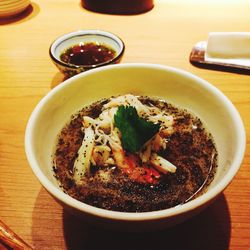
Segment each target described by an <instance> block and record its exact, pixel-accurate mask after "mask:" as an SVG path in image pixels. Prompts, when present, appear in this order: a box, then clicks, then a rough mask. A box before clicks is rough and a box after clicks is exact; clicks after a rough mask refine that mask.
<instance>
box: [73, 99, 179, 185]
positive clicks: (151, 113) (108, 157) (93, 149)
mask: <svg viewBox="0 0 250 250" xmlns="http://www.w3.org/2000/svg"><path fill="white" fill-rule="evenodd" d="M120 105H124V106H133V107H135V109H136V111H137V113H138V115H139V116H141V117H143V118H144V119H146V120H148V121H151V122H153V123H159V124H160V125H161V127H160V130H159V132H158V133H157V134H156V135H155V136H154V137H153V138H151V139H150V140H149V141H147V142H146V143H145V144H144V145H143V147H142V148H141V150H140V151H139V152H138V154H137V156H138V157H139V158H140V159H141V161H142V163H143V164H144V163H145V164H146V163H148V164H151V165H152V166H154V167H155V169H156V170H158V171H159V172H161V173H163V174H165V173H168V172H170V173H174V172H175V171H176V166H174V165H173V164H172V163H170V162H169V161H167V160H166V159H164V158H162V157H161V156H159V155H158V154H157V152H158V151H160V150H161V149H165V148H166V144H167V140H166V139H165V137H166V136H167V135H169V134H171V133H172V132H173V122H174V120H173V116H171V115H169V114H166V113H164V112H163V111H162V110H161V109H160V108H158V107H156V106H154V105H153V104H150V106H148V105H144V104H143V103H142V102H141V101H140V100H139V99H138V98H137V97H136V96H134V95H131V94H127V95H123V96H118V97H114V98H111V99H110V101H109V102H108V103H106V104H105V105H103V108H102V112H101V113H100V114H99V116H98V117H97V118H95V119H93V118H91V117H89V116H83V118H82V119H83V121H82V124H83V132H84V135H85V136H84V139H83V142H82V145H81V147H80V149H79V151H78V157H77V158H76V160H75V162H74V178H75V180H76V181H80V180H81V177H82V176H83V175H84V173H85V172H86V171H89V167H90V164H92V165H98V166H108V165H117V166H118V167H120V168H126V164H127V163H126V159H125V154H124V150H123V148H122V143H121V133H120V131H119V129H118V128H116V127H115V126H114V115H115V114H116V112H117V109H118V107H119V106H120ZM125 163H126V164H125Z"/></svg>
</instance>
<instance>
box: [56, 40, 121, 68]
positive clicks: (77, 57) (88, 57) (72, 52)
mask: <svg viewBox="0 0 250 250" xmlns="http://www.w3.org/2000/svg"><path fill="white" fill-rule="evenodd" d="M115 56H116V51H115V50H114V49H112V48H110V47H109V46H107V45H105V44H99V43H94V42H90V43H79V44H76V45H74V46H72V47H70V48H68V49H66V50H65V51H64V52H63V53H62V54H61V56H60V59H61V60H62V61H63V62H66V63H70V64H74V65H96V64H100V63H104V62H108V61H110V60H112V59H113V58H114V57H115Z"/></svg>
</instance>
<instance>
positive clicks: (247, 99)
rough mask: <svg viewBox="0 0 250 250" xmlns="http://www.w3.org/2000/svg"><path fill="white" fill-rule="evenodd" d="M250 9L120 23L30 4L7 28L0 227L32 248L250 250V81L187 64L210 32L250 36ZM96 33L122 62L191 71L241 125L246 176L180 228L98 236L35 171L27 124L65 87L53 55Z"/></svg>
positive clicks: (70, 3) (196, 8) (64, 7)
mask: <svg viewBox="0 0 250 250" xmlns="http://www.w3.org/2000/svg"><path fill="white" fill-rule="evenodd" d="M249 10H250V1H247V0H228V1H226V0H221V1H215V0H204V1H198V0H185V1H184V0H180V1H177V0H176V1H174V0H169V1H168V0H158V1H157V0H155V7H154V8H153V9H152V10H151V11H149V12H147V13H144V14H140V15H132V16H118V15H105V14H98V13H93V12H90V11H87V10H85V9H83V8H82V7H81V4H80V1H78V0H60V1H59V0H43V1H38V0H34V1H33V0H32V4H31V6H30V7H29V8H28V9H27V10H26V11H25V12H24V13H23V14H21V15H20V16H17V17H14V18H12V19H4V20H3V19H0V109H1V111H0V220H2V221H3V222H4V223H5V224H7V225H8V226H9V227H10V228H11V229H12V230H14V231H15V232H16V233H17V234H18V235H19V236H21V237H22V238H23V239H24V240H25V241H26V242H28V243H29V244H30V245H32V246H33V247H35V249H137V250H138V249H145V250H147V249H191V250H192V249H222V250H224V249H237V250H238V249H244V250H245V249H250V199H249V198H250V169H249V165H250V149H249V143H250V76H249V75H246V74H240V73H237V72H234V73H231V72H225V71H218V70H211V69H203V68H198V67H195V66H194V65H191V64H190V63H189V54H190V51H191V49H192V47H193V45H194V44H195V43H196V42H198V41H204V40H206V39H207V36H208V33H209V32H210V31H250V14H249ZM92 28H93V29H103V30H107V31H110V32H113V33H115V34H117V35H118V36H120V37H121V38H122V39H123V40H124V42H125V44H126V50H125V55H124V58H123V61H122V62H123V63H128V62H146V63H159V64H163V65H170V66H174V67H178V68H181V69H184V70H187V71H190V72H192V73H194V74H196V75H198V76H200V77H202V78H204V79H205V80H207V81H209V82H210V83H212V84H213V85H214V86H216V87H217V88H219V89H220V90H221V91H222V92H223V93H224V94H225V95H226V96H227V97H229V98H230V100H231V101H232V102H233V104H234V105H235V106H236V108H237V109H238V110H239V112H240V114H241V116H242V119H243V121H244V124H245V128H246V133H247V151H246V155H245V158H244V161H243V163H242V166H241V169H240V171H239V172H238V174H237V175H236V177H235V178H234V180H233V182H232V183H231V184H230V185H229V186H228V188H227V189H226V190H225V191H224V193H223V195H221V196H220V198H219V199H218V200H217V201H216V202H215V203H214V204H212V205H211V206H210V207H209V208H207V209H206V210H205V211H203V212H202V213H201V214H200V215H198V216H196V217H194V218H192V219H190V220H189V221H187V222H185V223H183V224H181V225H178V226H176V227H174V228H171V229H168V230H164V231H161V232H155V233H150V234H129V233H119V232H109V231H106V230H102V229H96V228H92V227H90V226H88V225H86V224H85V223H83V222H81V221H79V220H77V219H75V218H74V217H72V216H71V215H69V214H68V213H67V212H66V211H64V210H63V209H62V208H61V206H60V205H58V204H57V203H56V202H55V201H54V200H53V199H52V198H51V196H50V195H49V194H48V193H47V192H46V191H45V190H44V188H42V186H41V185H40V183H39V182H38V180H37V179H36V177H35V176H34V174H33V173H32V171H31V169H30V167H29V164H28V162H27V159H26V156H25V151H24V132H25V127H26V124H27V121H28V118H29V116H30V114H31V112H32V110H33V109H34V107H35V106H36V104H37V103H38V102H39V100H40V99H41V98H42V97H43V96H44V95H46V94H47V93H48V92H49V91H50V90H51V89H52V88H53V87H55V86H56V85H58V84H60V83H61V82H62V81H63V76H62V75H61V74H60V73H59V72H58V70H57V69H56V67H55V66H54V65H53V63H52V62H51V60H50V58H49V54H48V49H49V46H50V44H51V42H52V41H53V40H54V39H55V38H56V37H58V36H59V35H61V34H64V33H67V32H71V31H74V30H78V29H92ZM0 249H8V248H6V247H5V246H4V245H3V244H0Z"/></svg>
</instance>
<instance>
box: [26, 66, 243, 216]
mask: <svg viewBox="0 0 250 250" xmlns="http://www.w3.org/2000/svg"><path fill="white" fill-rule="evenodd" d="M130 67H132V68H144V69H145V68H147V69H158V70H159V69H160V70H164V71H168V72H170V73H178V74H181V75H182V76H184V77H186V78H189V79H193V80H195V82H196V84H199V85H201V86H202V87H203V88H205V89H207V90H208V91H211V92H213V93H214V94H216V96H218V97H219V98H220V99H221V100H222V102H223V103H224V105H225V106H226V107H227V108H228V110H230V112H231V114H232V117H234V119H235V124H236V125H237V126H238V129H237V131H236V132H237V135H238V136H237V139H238V140H237V143H238V145H239V147H238V149H237V153H236V154H235V158H234V160H233V162H232V164H231V168H230V169H229V171H228V173H227V174H226V175H225V176H224V177H223V179H222V180H221V182H220V183H218V184H217V185H216V186H214V187H212V188H211V189H210V190H208V191H207V192H205V193H204V194H202V195H201V196H199V197H197V198H195V199H194V200H191V201H189V202H187V203H185V204H182V205H177V206H175V207H171V208H168V209H163V210H159V211H151V212H140V213H135V212H132V213H131V212H119V211H111V210H106V209H102V208H97V207H94V206H91V205H88V204H85V203H83V202H80V201H78V200H76V199H74V198H72V197H70V196H69V195H67V194H65V193H64V192H63V191H62V190H61V189H59V188H58V187H56V186H55V185H54V184H53V183H52V182H50V181H49V179H48V178H47V177H46V176H45V175H44V174H43V172H42V171H41V169H40V167H39V165H38V163H37V161H36V158H35V156H34V155H33V154H32V152H33V150H32V147H31V143H30V142H31V141H32V137H33V135H32V134H33V131H34V125H35V122H36V118H37V117H38V116H39V112H40V110H41V109H42V107H43V105H44V104H45V103H46V102H47V100H49V99H51V98H53V95H54V94H56V93H57V92H58V91H60V90H61V89H63V88H64V87H65V86H68V85H70V84H71V83H72V82H74V81H75V79H78V78H84V77H85V76H88V75H91V74H95V73H98V72H100V71H108V70H113V69H116V68H130ZM245 148H246V133H245V128H244V125H243V121H242V119H241V117H240V114H239V113H238V111H237V109H236V108H235V107H234V105H233V104H232V102H231V101H230V100H229V99H228V98H227V97H226V96H225V95H224V94H223V93H222V92H221V91H220V90H219V89H217V88H216V87H215V86H213V85H212V84H211V83H209V82H207V81H206V80H203V79H202V78H200V77H198V76H196V75H194V74H192V73H190V72H187V71H185V70H182V69H178V68H175V67H171V66H165V65H159V64H150V63H126V64H124V63H123V64H116V65H108V66H105V67H100V68H96V69H93V70H90V71H86V72H83V73H80V74H78V75H75V76H73V77H72V78H69V79H67V80H66V81H64V82H63V83H61V84H60V85H58V86H56V87H55V88H54V89H52V90H51V91H50V92H49V93H48V94H47V95H45V96H44V97H43V98H42V99H41V100H40V102H39V103H38V104H37V106H36V107H35V109H34V111H33V112H32V114H31V116H30V118H29V120H28V123H27V126H26V131H25V152H26V157H27V159H28V162H29V164H30V167H31V168H32V170H33V172H34V174H35V176H36V177H37V178H38V180H39V181H40V183H41V184H42V185H43V187H45V189H46V190H47V191H48V192H49V193H50V194H51V195H52V196H54V197H55V198H56V199H57V200H59V201H61V202H62V203H65V204H66V205H68V206H69V207H71V208H74V209H76V210H78V211H81V212H84V213H87V214H89V215H92V216H95V217H101V218H105V219H111V220H119V221H149V220H159V219H163V218H167V217H171V216H177V215H181V214H184V213H187V212H189V211H191V210H195V209H196V208H199V207H202V206H203V205H204V204H207V203H208V202H209V201H212V200H214V199H215V198H216V197H217V196H218V195H219V194H220V193H221V192H222V191H223V190H224V189H225V188H226V187H227V186H228V185H229V184H230V182H231V181H232V179H233V177H234V176H235V175H236V173H237V172H238V170H239V168H240V166H241V163H242V161H243V158H244V154H245Z"/></svg>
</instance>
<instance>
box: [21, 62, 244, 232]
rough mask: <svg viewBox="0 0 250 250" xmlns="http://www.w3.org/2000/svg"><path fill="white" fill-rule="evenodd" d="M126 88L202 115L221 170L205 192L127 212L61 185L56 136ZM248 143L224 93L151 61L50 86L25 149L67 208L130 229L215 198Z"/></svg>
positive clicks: (168, 219)
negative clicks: (85, 110) (83, 198)
mask: <svg viewBox="0 0 250 250" xmlns="http://www.w3.org/2000/svg"><path fill="white" fill-rule="evenodd" d="M126 93H132V94H135V95H148V96H157V97H160V98H163V99H165V100H167V101H169V102H171V103H174V104H177V105H179V106H181V107H183V108H186V109H188V110H190V111H192V112H194V113H195V114H196V115H197V116H198V117H200V118H201V120H202V121H203V122H204V123H205V126H206V127H207V128H208V130H209V131H210V132H211V133H212V135H213V137H214V140H215V143H216V145H217V149H218V165H219V166H218V170H217V173H216V175H215V178H214V180H213V182H212V183H211V184H210V186H209V188H208V190H207V192H205V193H204V194H202V195H201V196H199V197H198V198H196V199H194V200H191V201H189V202H187V203H186V204H184V205H180V206H177V207H173V208H169V209H165V210H161V211H155V212H145V213H124V212H114V211H108V210H104V209H100V208H96V207H93V206H90V205H87V204H84V203H82V202H80V201H77V200H75V199H73V198H71V197H70V196H68V195H67V194H65V193H64V192H63V191H62V190H61V189H60V188H59V186H58V183H57V181H56V179H55V178H54V176H53V171H52V163H51V154H52V151H53V147H54V145H55V140H56V136H57V135H58V133H59V132H60V130H61V129H62V127H63V126H64V125H65V123H66V122H67V121H69V119H70V116H71V114H73V113H75V112H76V111H78V110H79V109H81V108H82V107H83V106H85V105H87V104H90V103H92V102H94V101H96V100H99V99H101V98H104V97H110V96H112V95H119V94H126ZM245 143H246V142H245V130H244V126H243V123H242V120H241V118H240V116H239V113H238V112H237V110H236V109H235V107H234V106H233V104H232V103H231V102H230V101H229V100H228V98H227V97H226V96H225V95H224V94H223V93H222V92H220V91H219V90H218V89H217V88H215V87H214V86H213V85H211V84H210V83H208V82H206V81H204V80H202V79H201V78H199V77H197V76H194V75H193V74H190V73H188V72H185V71H182V70H179V69H176V68H172V67H166V66H160V65H151V64H120V65H112V66H106V67H102V68H97V69H94V70H91V71H87V72H84V73H81V74H79V75H76V76H74V77H72V78H70V79H68V80H67V81H65V82H63V83H62V84H61V85H59V86H57V87H55V88H54V89H53V90H51V91H50V92H49V93H48V94H47V95H46V96H45V97H44V98H43V99H42V100H41V102H40V103H39V104H38V105H37V107H36V108H35V110H34V112H33V113H32V115H31V117H30V120H29V122H28V125H27V129H26V135H25V149H26V154H27V158H28V161H29V163H30V166H31V168H32V170H33V172H34V174H35V175H36V176H37V178H38V179H39V181H40V182H41V184H42V185H43V186H44V187H45V188H46V189H47V191H48V192H49V193H50V194H51V195H52V196H53V197H54V198H55V199H56V200H57V201H58V202H60V203H61V204H62V205H63V207H64V208H65V209H68V210H70V211H71V212H72V213H74V214H76V215H78V216H80V217H82V218H85V219H86V220H88V221H90V222H91V223H95V224H96V225H100V226H104V227H111V228H117V229H122V230H132V231H142V230H144V231H147V230H155V229H161V228H164V227H169V226H171V225H174V224H176V223H179V222H182V221H183V220H185V219H187V218H189V217H190V216H192V215H194V214H196V213H198V212H199V211H201V209H203V208H204V207H206V206H207V205H208V204H210V203H211V202H212V201H214V200H215V198H216V197H217V196H218V195H219V194H220V193H221V192H222V191H223V190H224V189H225V188H226V187H227V185H228V184H229V183H230V182H231V180H232V179H233V177H234V176H235V174H236V173H237V171H238V169H239V167H240V165H241V162H242V159H243V156H244V151H245Z"/></svg>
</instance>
